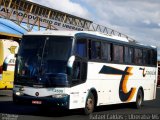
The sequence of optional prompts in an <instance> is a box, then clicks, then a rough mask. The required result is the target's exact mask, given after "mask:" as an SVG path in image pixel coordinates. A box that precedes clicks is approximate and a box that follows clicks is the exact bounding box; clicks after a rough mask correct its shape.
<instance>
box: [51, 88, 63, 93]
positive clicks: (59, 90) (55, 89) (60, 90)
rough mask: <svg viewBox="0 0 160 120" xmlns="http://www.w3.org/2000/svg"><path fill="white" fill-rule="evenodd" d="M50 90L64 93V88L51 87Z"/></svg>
mask: <svg viewBox="0 0 160 120" xmlns="http://www.w3.org/2000/svg"><path fill="white" fill-rule="evenodd" d="M48 91H52V92H54V93H64V90H63V89H57V88H50V89H48Z"/></svg>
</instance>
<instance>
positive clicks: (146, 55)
mask: <svg viewBox="0 0 160 120" xmlns="http://www.w3.org/2000/svg"><path fill="white" fill-rule="evenodd" d="M149 59H150V58H149V51H148V50H143V64H144V65H149Z"/></svg>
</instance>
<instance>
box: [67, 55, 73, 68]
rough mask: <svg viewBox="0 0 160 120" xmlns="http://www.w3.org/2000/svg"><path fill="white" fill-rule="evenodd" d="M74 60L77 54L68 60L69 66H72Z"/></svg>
mask: <svg viewBox="0 0 160 120" xmlns="http://www.w3.org/2000/svg"><path fill="white" fill-rule="evenodd" d="M74 61H75V56H71V57H70V58H69V60H68V63H67V66H68V67H70V68H72V66H73V63H74Z"/></svg>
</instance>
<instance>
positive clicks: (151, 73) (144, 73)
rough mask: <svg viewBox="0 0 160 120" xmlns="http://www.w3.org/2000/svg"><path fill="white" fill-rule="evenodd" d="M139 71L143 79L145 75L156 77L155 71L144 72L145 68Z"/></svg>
mask: <svg viewBox="0 0 160 120" xmlns="http://www.w3.org/2000/svg"><path fill="white" fill-rule="evenodd" d="M139 70H142V75H143V77H145V76H146V75H150V76H151V75H156V71H154V70H152V71H149V70H145V68H139Z"/></svg>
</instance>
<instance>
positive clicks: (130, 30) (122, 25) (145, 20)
mask: <svg viewBox="0 0 160 120" xmlns="http://www.w3.org/2000/svg"><path fill="white" fill-rule="evenodd" d="M82 1H83V2H85V4H88V5H90V7H91V8H94V9H96V15H95V13H94V14H92V16H95V22H98V23H99V24H102V25H105V26H108V27H110V28H113V29H115V30H117V31H120V32H122V33H124V34H127V35H128V36H131V37H132V38H134V39H136V40H137V41H138V42H141V43H144V44H148V45H154V46H157V47H158V52H159V53H158V54H159V55H160V1H159V0H141V1H140V0H101V1H99V0H82Z"/></svg>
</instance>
